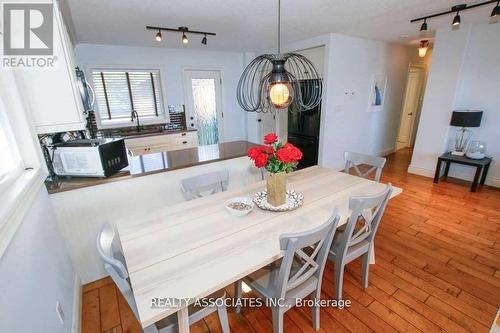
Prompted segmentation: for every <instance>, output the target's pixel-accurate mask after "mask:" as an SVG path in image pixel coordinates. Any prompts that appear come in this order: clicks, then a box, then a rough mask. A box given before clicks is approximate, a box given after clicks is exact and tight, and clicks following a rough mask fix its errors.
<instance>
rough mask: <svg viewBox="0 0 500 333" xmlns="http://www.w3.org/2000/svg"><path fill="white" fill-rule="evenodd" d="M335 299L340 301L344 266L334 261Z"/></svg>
mask: <svg viewBox="0 0 500 333" xmlns="http://www.w3.org/2000/svg"><path fill="white" fill-rule="evenodd" d="M333 282H334V284H335V299H336V300H337V301H340V300H341V299H342V286H343V284H344V265H343V263H342V262H341V261H340V260H339V261H335V279H334V281H333Z"/></svg>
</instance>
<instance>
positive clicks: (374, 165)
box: [344, 151, 386, 182]
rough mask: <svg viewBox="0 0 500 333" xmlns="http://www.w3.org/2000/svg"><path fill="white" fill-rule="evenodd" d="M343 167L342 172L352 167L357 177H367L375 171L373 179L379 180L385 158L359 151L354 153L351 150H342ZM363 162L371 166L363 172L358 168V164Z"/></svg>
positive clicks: (347, 171)
mask: <svg viewBox="0 0 500 333" xmlns="http://www.w3.org/2000/svg"><path fill="white" fill-rule="evenodd" d="M344 160H345V167H344V172H345V173H349V169H350V168H351V167H352V168H354V171H355V172H356V174H357V175H358V176H359V177H363V178H368V177H369V175H370V174H371V173H372V172H374V171H375V178H374V179H375V181H377V182H380V176H381V175H382V169H383V168H384V165H385V162H386V159H385V158H384V157H379V156H372V155H365V154H360V153H354V152H351V151H346V152H344ZM360 164H365V165H369V166H371V168H370V169H368V170H367V171H365V172H362V171H361V170H359V168H358V165H360Z"/></svg>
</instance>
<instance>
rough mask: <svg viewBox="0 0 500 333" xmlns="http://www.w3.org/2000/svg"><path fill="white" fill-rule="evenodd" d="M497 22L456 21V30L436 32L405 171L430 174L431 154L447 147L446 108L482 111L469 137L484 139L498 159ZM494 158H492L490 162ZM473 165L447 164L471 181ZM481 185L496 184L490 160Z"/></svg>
mask: <svg viewBox="0 0 500 333" xmlns="http://www.w3.org/2000/svg"><path fill="white" fill-rule="evenodd" d="M499 34H500V24H478V25H473V26H470V25H462V26H461V27H460V30H457V31H452V30H450V29H449V28H445V29H441V30H438V31H437V34H436V40H435V45H434V50H433V60H432V67H431V71H430V74H429V79H428V83H427V88H426V92H425V96H424V104H423V107H422V114H421V118H420V124H419V129H418V133H417V140H416V143H415V149H414V152H413V158H412V162H411V165H410V168H409V172H412V173H417V174H421V175H425V176H429V177H431V176H433V174H434V170H435V167H436V161H437V156H439V155H440V154H442V153H444V152H445V151H448V150H450V149H451V148H452V146H453V143H454V136H455V130H456V129H455V128H453V127H450V126H449V122H450V117H451V113H452V111H453V110H459V109H478V110H483V111H484V114H483V120H482V123H481V127H480V128H477V129H474V133H475V134H474V137H475V138H476V139H480V140H483V141H485V142H486V143H487V144H488V153H489V154H490V155H492V156H493V159H494V160H498V159H499V158H500V145H498V142H500V132H499V131H498V128H499V126H500V111H499V106H500V94H499V87H500V64H499V62H498V54H500V41H499V39H498V35H499ZM493 163H495V162H493ZM473 175H474V168H471V167H463V166H456V165H454V166H452V167H451V169H450V176H453V177H458V178H463V179H467V180H471V179H472V178H473ZM487 184H490V185H495V186H500V166H499V165H498V164H493V165H492V167H491V168H490V171H489V176H488V179H487Z"/></svg>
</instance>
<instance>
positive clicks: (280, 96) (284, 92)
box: [269, 82, 292, 109]
mask: <svg viewBox="0 0 500 333" xmlns="http://www.w3.org/2000/svg"><path fill="white" fill-rule="evenodd" d="M269 100H270V101H271V103H272V104H273V105H274V106H275V107H276V108H278V109H284V108H286V107H287V106H288V105H290V103H291V102H292V96H291V94H290V88H289V85H288V83H281V82H278V83H274V84H272V85H271V87H270V88H269Z"/></svg>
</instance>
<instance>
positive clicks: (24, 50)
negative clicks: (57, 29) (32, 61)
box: [3, 3, 54, 56]
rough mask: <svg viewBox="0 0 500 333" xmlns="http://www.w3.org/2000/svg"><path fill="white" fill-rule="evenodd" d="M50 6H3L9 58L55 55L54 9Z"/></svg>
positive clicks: (6, 50)
mask: <svg viewBox="0 0 500 333" xmlns="http://www.w3.org/2000/svg"><path fill="white" fill-rule="evenodd" d="M52 6H53V5H52V4H49V3H30V4H26V3H25V4H19V3H17V4H13V3H7V4H4V5H3V22H4V27H3V31H4V40H3V53H4V55H6V56H26V55H33V56H43V55H52V54H53V48H54V40H53V34H54V33H53V31H54V30H53V24H54V20H53V8H52Z"/></svg>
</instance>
